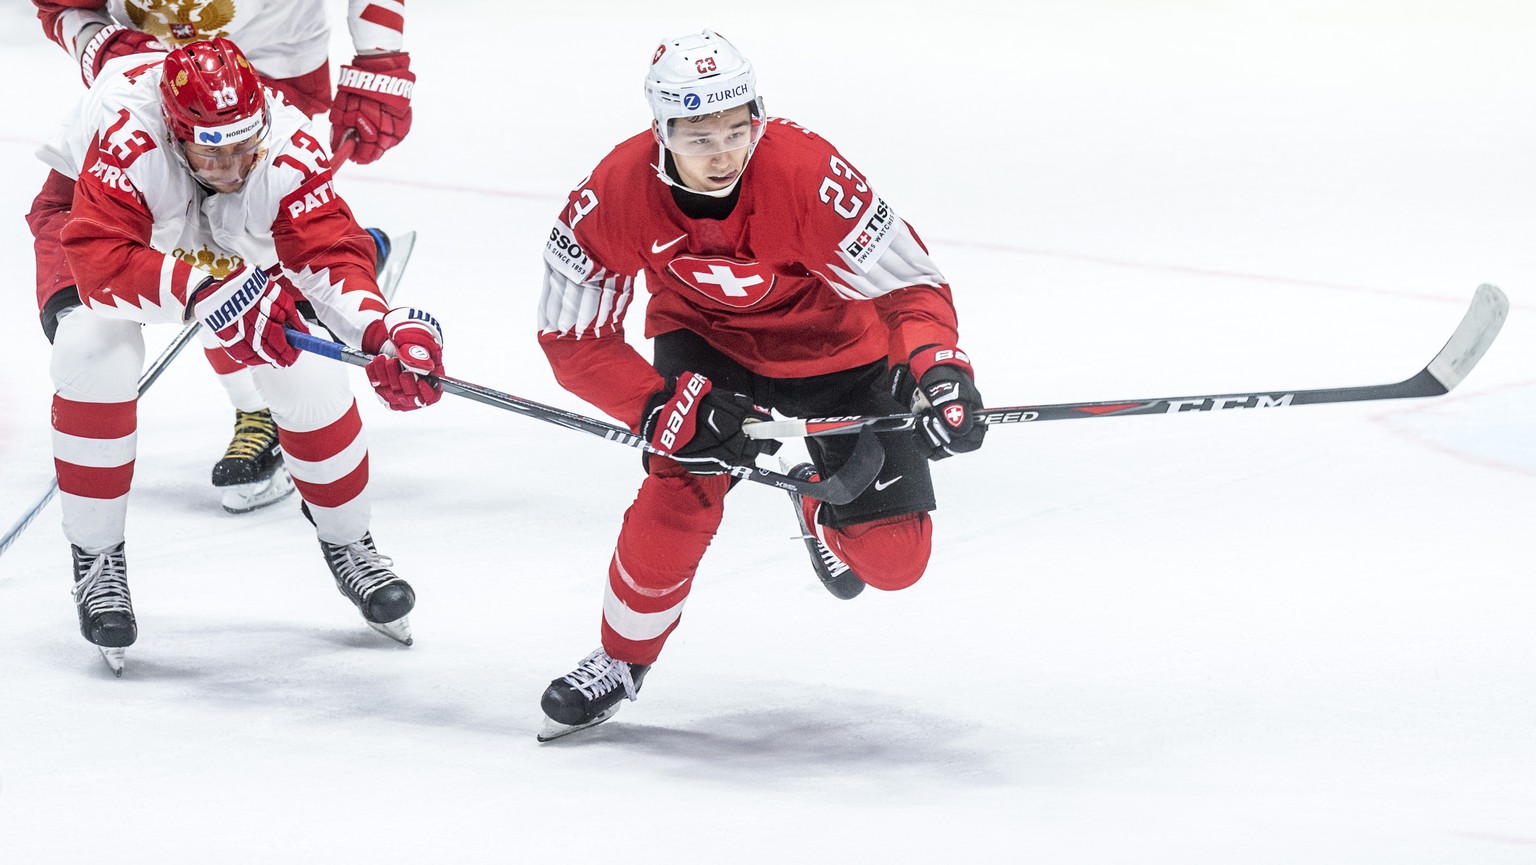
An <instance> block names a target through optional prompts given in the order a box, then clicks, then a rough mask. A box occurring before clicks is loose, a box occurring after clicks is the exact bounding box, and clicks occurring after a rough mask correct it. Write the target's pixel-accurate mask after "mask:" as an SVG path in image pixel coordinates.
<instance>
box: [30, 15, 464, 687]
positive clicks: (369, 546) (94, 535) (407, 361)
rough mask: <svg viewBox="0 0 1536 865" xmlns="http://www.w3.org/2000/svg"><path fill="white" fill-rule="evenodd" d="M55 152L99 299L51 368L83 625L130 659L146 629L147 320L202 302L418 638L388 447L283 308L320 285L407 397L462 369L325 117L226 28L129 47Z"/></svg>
mask: <svg viewBox="0 0 1536 865" xmlns="http://www.w3.org/2000/svg"><path fill="white" fill-rule="evenodd" d="M39 156H40V157H41V158H42V159H43V161H44V162H46V163H48V165H49V166H50V167H51V168H52V169H53V171H52V173H51V174H50V177H49V181H48V187H47V188H52V189H54V190H55V192H56V194H57V195H60V196H65V195H67V196H68V197H69V198H70V199H72V201H73V206H72V209H71V211H70V215H69V218H68V220H67V221H65V222H64V223H63V225H62V227H61V229H60V239H61V241H62V243H61V245H62V249H63V250H64V253H65V258H66V260H65V261H64V262H63V266H65V267H67V268H68V271H69V272H68V274H67V276H68V277H69V278H70V279H71V280H72V281H73V284H76V285H78V286H79V300H80V305H79V306H76V307H73V308H71V309H66V310H64V311H62V314H61V315H59V316H58V319H57V330H56V333H55V335H54V344H53V355H52V363H51V366H50V372H51V374H52V377H53V381H54V387H55V389H56V391H57V392H56V394H55V397H54V401H53V412H52V419H53V429H54V437H53V438H54V457H55V465H56V468H57V472H58V479H59V492H60V501H61V504H62V506H63V513H64V533H65V536H66V537H67V539H68V540H69V542H70V544H71V546H72V551H73V558H74V579H75V586H74V590H75V599H76V606H77V609H78V613H79V618H80V629H81V633H82V634H83V635H84V636H85V638H86V639H88V640H90V641H91V642H92V643H94V644H96V645H97V646H99V647H101V649H102V652H103V655H104V656H106V658H107V660H108V663H109V664H111V665H112V666H113V667H114V669H116V670H118V671H119V672H121V668H122V653H123V649H124V648H125V647H127V646H129V645H131V644H132V643H133V642H134V641H135V639H136V638H137V633H138V631H137V624H136V622H135V619H134V614H133V606H132V601H131V599H130V595H129V591H128V583H127V560H126V556H125V551H124V534H125V522H126V514H127V498H128V492H129V487H130V486H131V482H132V477H133V467H134V457H135V450H136V430H137V422H136V403H137V383H136V380H137V377H138V374H139V371H140V369H141V368H142V366H143V362H144V337H143V335H142V330H143V327H142V326H143V325H145V324H157V323H162V322H169V323H185V322H189V321H193V320H196V321H200V322H201V323H202V325H203V326H204V327H205V328H206V329H207V330H208V331H209V332H210V333H211V334H213V335H214V336H215V337H216V338H217V340H218V341H219V344H220V345H221V346H222V348H223V349H224V350H225V351H227V352H228V353H229V355H230V356H231V357H233V358H234V359H236V360H238V361H239V362H240V363H242V364H245V365H247V366H249V367H250V368H251V369H252V371H253V375H254V376H255V378H256V381H257V384H258V387H259V388H260V390H261V393H262V394H263V395H264V396H266V397H267V399H268V400H269V403H270V406H271V410H272V415H273V417H274V419H275V421H276V426H277V432H278V436H279V438H280V440H281V442H282V447H283V449H284V451H285V452H286V453H287V454H288V458H289V466H290V470H291V472H292V474H293V478H294V482H295V484H296V486H297V488H298V491H299V494H300V496H301V497H302V498H303V499H304V502H305V511H306V513H307V514H308V515H309V517H310V519H311V520H312V521H313V522H314V524H315V528H316V534H317V535H318V537H319V540H320V546H321V549H322V551H323V553H324V558H325V560H326V564H327V565H328V566H329V568H330V570H331V573H332V576H333V578H334V579H335V582H336V586H337V588H338V590H340V591H341V593H342V594H343V595H345V596H346V597H347V598H348V599H349V600H350V601H351V602H352V603H353V604H355V605H356V606H357V608H358V610H359V611H360V612H361V613H362V615H363V618H364V620H365V621H366V622H367V623H368V624H369V625H370V626H372V627H374V628H375V629H376V630H379V631H381V632H383V633H385V634H387V635H389V636H391V637H393V638H395V639H398V640H400V641H402V642H406V643H409V640H410V632H409V624H408V622H407V620H406V614H408V613H409V612H410V611H411V609H412V607H413V606H414V604H415V593H414V591H413V590H412V588H411V587H410V585H409V584H407V583H406V582H405V581H404V580H402V579H401V578H400V577H398V576H397V575H396V574H394V573H393V572H392V571H391V570H390V566H391V564H392V563H391V562H390V560H389V559H387V558H385V557H383V556H381V555H380V554H379V553H378V551H377V549H376V548H375V546H374V543H373V538H372V535H371V533H370V532H369V518H370V503H369V495H368V473H369V466H368V451H367V446H366V444H365V442H364V438H363V431H362V422H361V420H360V419H359V416H358V413H357V407H356V404H355V402H354V401H353V399H352V395H351V392H350V390H349V389H348V386H347V382H346V378H345V375H344V372H343V368H342V367H340V366H339V365H336V364H332V363H329V362H328V361H326V360H324V359H321V358H317V357H314V356H312V355H301V354H300V353H299V352H298V351H297V350H296V349H294V348H293V347H292V346H291V345H289V344H288V341H287V338H286V336H285V335H284V330H283V328H284V327H285V326H287V327H294V328H299V329H305V323H304V320H303V319H302V318H301V317H300V314H299V312H298V311H297V308H296V306H295V303H296V301H300V300H304V301H308V302H309V303H310V304H311V305H312V306H313V308H314V311H315V313H316V314H317V316H318V318H319V319H320V321H321V322H322V323H323V324H324V325H325V326H326V327H327V328H329V329H330V331H331V332H332V333H333V334H335V335H336V336H337V337H339V338H340V339H342V340H343V341H345V342H347V343H349V344H351V345H354V346H358V347H361V348H362V349H364V350H365V351H368V352H370V353H374V354H378V355H380V356H379V357H378V358H376V359H375V361H374V362H373V363H372V364H370V366H369V369H368V375H369V381H370V382H371V383H372V384H373V386H374V388H375V390H376V391H377V393H378V394H379V396H380V397H381V398H383V399H384V400H385V402H387V403H388V404H389V405H390V406H391V407H392V408H396V409H400V410H408V409H413V408H417V407H420V406H423V405H427V404H430V403H433V402H436V401H437V399H438V398H439V396H440V392H439V391H438V390H436V389H435V388H434V387H432V386H431V385H430V384H429V383H428V379H427V378H426V376H429V375H432V374H439V373H441V372H442V341H441V340H442V334H441V330H440V328H439V327H438V325H437V322H436V320H435V319H433V317H432V316H430V315H428V314H426V313H424V312H421V311H420V310H416V309H408V308H396V309H391V308H389V306H388V304H387V302H386V301H385V299H384V298H383V297H382V296H381V294H380V292H379V290H378V286H377V284H376V282H375V271H374V252H375V249H374V247H375V244H374V241H373V239H372V238H371V237H370V236H369V235H368V234H367V233H366V232H365V231H364V230H363V229H362V228H361V227H359V226H358V224H357V222H356V221H355V220H354V219H353V218H352V214H351V211H350V210H349V209H348V208H347V205H346V203H345V202H344V201H343V200H342V199H341V198H340V197H339V196H338V195H337V194H336V190H335V188H334V186H333V185H332V182H331V178H332V175H331V169H330V154H329V153H328V152H327V150H326V148H325V146H324V145H323V144H322V143H321V142H320V141H319V140H318V139H317V138H316V137H315V135H314V133H313V132H312V131H311V127H310V123H309V119H308V118H307V117H305V116H304V114H303V113H302V112H300V111H298V110H296V109H294V108H293V107H291V106H289V105H287V104H286V103H284V102H283V101H282V100H280V99H276V98H273V97H271V96H270V95H269V94H268V93H267V92H266V90H265V89H264V88H263V87H262V85H261V82H260V81H259V79H258V78H257V76H256V74H255V72H254V71H253V70H252V69H251V67H250V64H249V63H248V61H247V60H246V58H245V57H244V55H243V54H242V53H241V52H240V49H239V48H237V47H236V46H235V45H234V43H232V42H230V41H228V40H224V39H214V40H211V41H206V42H196V43H192V44H191V45H188V46H184V47H179V48H176V49H173V50H172V51H171V52H170V54H169V55H165V54H137V55H131V56H128V57H123V58H119V59H116V60H113V61H110V62H109V63H108V64H107V66H106V67H105V68H104V69H103V70H102V75H101V76H100V78H99V79H98V80H97V81H96V83H95V84H94V85H93V87H92V88H91V89H90V90H89V91H88V92H87V94H86V96H85V97H84V98H83V99H82V100H81V102H80V103H79V104H78V105H77V107H76V109H75V111H74V113H73V114H72V116H71V117H70V119H69V121H68V122H67V123H66V124H65V125H64V126H63V127H61V129H60V131H59V132H58V133H56V134H55V136H54V137H53V139H51V140H50V141H49V142H48V143H47V144H45V145H44V146H43V148H42V149H41V150H40V151H39ZM177 249H208V250H210V252H211V253H212V254H213V255H212V261H211V262H208V263H206V264H205V263H202V262H198V261H194V262H189V261H187V260H186V259H184V258H183V257H181V256H178V255H175V254H173V252H172V251H173V250H177ZM40 278H41V276H40Z"/></svg>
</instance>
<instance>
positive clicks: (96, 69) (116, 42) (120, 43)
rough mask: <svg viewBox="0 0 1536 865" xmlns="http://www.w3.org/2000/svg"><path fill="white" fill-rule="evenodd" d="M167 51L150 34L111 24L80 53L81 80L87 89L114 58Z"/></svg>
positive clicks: (99, 32) (86, 44) (93, 37)
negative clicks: (102, 68)
mask: <svg viewBox="0 0 1536 865" xmlns="http://www.w3.org/2000/svg"><path fill="white" fill-rule="evenodd" d="M167 50H169V49H167V48H166V47H165V45H164V43H162V42H161V41H160V40H158V39H156V38H155V37H153V36H151V35H149V34H148V33H141V32H139V31H138V30H130V29H128V28H127V27H124V26H123V25H121V24H109V25H107V26H106V27H103V28H101V29H100V30H97V31H96V34H95V35H94V36H92V37H91V41H89V42H87V43H85V49H84V50H83V51H81V52H80V80H82V81H84V82H85V86H86V87H90V86H91V84H93V83H94V82H95V81H96V76H97V74H98V73H100V72H101V67H103V66H105V65H106V64H107V61H108V60H111V59H112V58H114V57H126V56H128V55H129V54H142V53H144V52H146V51H167Z"/></svg>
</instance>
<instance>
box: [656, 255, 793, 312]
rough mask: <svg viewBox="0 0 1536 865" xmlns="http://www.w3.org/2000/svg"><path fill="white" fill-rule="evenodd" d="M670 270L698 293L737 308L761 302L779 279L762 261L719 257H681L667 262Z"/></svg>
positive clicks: (744, 307)
mask: <svg viewBox="0 0 1536 865" xmlns="http://www.w3.org/2000/svg"><path fill="white" fill-rule="evenodd" d="M667 270H668V271H669V272H671V274H672V275H673V276H675V277H677V278H678V280H679V281H680V282H682V283H683V284H684V285H686V286H688V287H689V288H691V289H693V290H694V291H697V292H698V293H699V294H702V295H704V296H705V297H707V298H709V299H710V300H713V301H714V302H716V303H718V304H721V305H723V306H729V307H732V308H734V309H746V308H747V307H749V306H755V305H757V304H758V303H760V302H762V300H763V298H765V297H767V296H768V294H769V293H770V292H772V291H773V283H774V280H775V279H776V278H777V277H776V275H775V274H774V272H773V271H772V270H770V269H769V268H768V267H767V266H766V265H764V264H763V263H762V262H758V261H740V260H738V259H734V258H724V257H721V256H717V255H679V256H678V257H676V258H674V259H672V260H671V261H669V262H667Z"/></svg>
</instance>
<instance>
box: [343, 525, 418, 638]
mask: <svg viewBox="0 0 1536 865" xmlns="http://www.w3.org/2000/svg"><path fill="white" fill-rule="evenodd" d="M320 549H321V550H323V551H324V552H325V563H326V565H328V566H329V567H330V569H331V576H333V577H335V578H336V590H337V591H339V592H341V593H342V594H343V595H345V596H346V598H347V600H349V601H351V602H352V603H353V604H354V605H356V606H357V610H358V612H360V613H362V614H363V621H365V622H367V623H368V627H370V628H372V629H374V630H375V631H378V632H379V633H381V634H383V635H384V636H386V637H389V638H390V639H391V640H395V641H396V642H400V643H404V644H405V645H407V646H409V645H411V642H412V640H411V623H410V621H409V620H408V619H407V618H406V614H407V613H409V612H410V611H411V609H412V608H413V607H415V606H416V592H415V591H413V590H412V589H411V585H410V583H407V582H406V581H405V580H402V579H400V578H399V577H397V576H395V574H394V572H393V571H391V570H390V567H391V566H392V565H394V562H393V561H392V560H391V559H390V558H389V557H388V556H381V555H379V551H378V550H377V549H375V548H374V545H373V534H372V533H371V532H370V533H369V534H366V535H363V538H362V540H360V541H354V542H353V543H350V544H331V543H326V542H325V541H321V542H320Z"/></svg>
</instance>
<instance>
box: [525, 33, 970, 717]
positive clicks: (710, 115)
mask: <svg viewBox="0 0 1536 865" xmlns="http://www.w3.org/2000/svg"><path fill="white" fill-rule="evenodd" d="M645 92H646V95H647V98H648V99H649V101H650V105H651V111H652V115H653V118H654V122H653V124H652V128H651V129H650V130H647V131H646V132H644V133H642V134H640V135H636V136H635V137H633V138H631V139H629V140H628V141H625V142H623V143H622V144H620V145H619V146H618V147H617V148H615V149H614V150H613V152H612V153H610V154H609V155H608V156H607V157H606V158H604V159H603V160H602V162H601V163H599V164H598V166H597V168H596V169H595V170H593V172H592V173H591V174H590V175H589V176H588V177H587V178H586V179H585V180H584V181H583V182H582V183H581V185H580V186H579V187H577V189H576V190H575V191H574V192H572V193H571V196H570V198H569V202H568V204H567V205H566V207H565V208H564V209H563V210H562V211H561V213H560V216H559V218H558V220H557V221H556V222H555V225H554V228H553V230H552V231H551V232H550V236H549V240H548V243H547V246H546V250H545V256H544V260H545V266H546V270H545V278H544V290H543V295H542V299H541V301H540V309H539V341H540V343H541V345H542V346H543V348H544V352H545V354H546V355H547V356H548V358H549V362H550V365H551V367H552V368H553V370H554V374H555V377H556V379H558V380H559V382H560V383H561V385H563V386H564V387H565V388H566V389H568V390H570V391H571V392H572V393H574V394H576V395H577V396H580V397H581V398H582V399H585V400H587V401H588V402H590V403H592V404H593V405H596V406H597V407H599V408H601V409H602V410H603V411H605V412H607V413H608V414H610V415H612V416H613V417H615V418H618V419H620V420H622V421H624V422H625V423H628V424H629V425H630V427H631V428H632V429H634V430H635V431H636V432H638V433H640V434H642V435H644V436H646V437H647V438H648V439H649V441H650V443H651V444H652V445H654V446H656V447H658V448H660V449H662V450H663V451H665V452H667V453H669V454H671V457H670V458H668V457H651V458H649V459H648V460H647V475H646V478H645V480H644V481H643V482H642V483H641V485H640V491H639V494H638V495H637V497H636V499H635V501H634V503H633V504H632V505H631V506H630V508H629V510H628V512H627V513H626V514H625V515H624V523H623V527H622V528H621V529H620V532H619V538H618V543H617V545H616V548H615V550H614V554H613V558H612V559H611V560H610V561H609V566H608V582H607V591H606V593H605V596H604V599H603V618H602V645H601V647H600V648H599V649H598V650H597V651H595V652H593V653H592V654H591V655H590V656H588V657H587V658H586V659H585V660H584V661H582V662H581V664H580V665H579V666H578V667H577V668H576V669H575V670H574V671H573V672H571V673H570V674H569V675H566V676H564V677H562V678H559V679H556V680H554V681H553V682H552V683H551V684H550V686H549V688H548V689H547V690H546V691H545V692H544V696H543V699H542V708H543V710H544V712H545V715H546V716H547V718H548V720H547V722H546V725H545V731H544V733H543V734H541V736H540V738H541V739H549V738H553V737H556V736H560V735H564V734H565V733H568V732H571V731H572V730H575V729H581V728H582V727H586V726H591V725H592V724H596V723H599V722H601V721H603V720H605V719H606V718H608V717H609V716H611V715H612V714H613V712H615V711H616V710H617V709H618V707H619V705H620V700H621V699H623V698H625V697H628V698H630V699H634V697H635V695H636V693H637V692H638V691H639V688H640V685H641V681H642V679H643V677H644V675H645V673H646V672H647V671H648V670H649V668H650V665H651V664H652V663H654V662H655V660H656V658H657V656H658V654H659V653H660V652H661V648H662V645H663V644H664V643H665V642H666V639H667V637H668V635H670V634H671V633H672V631H673V629H675V628H676V627H677V625H678V621H679V617H680V616H681V614H682V608H683V602H684V601H685V600H686V598H687V596H688V593H689V590H690V589H691V588H692V585H693V578H694V574H695V571H696V569H697V567H698V565H699V561H700V559H701V558H702V556H703V555H704V550H705V548H706V547H707V546H708V545H709V542H710V540H711V539H712V538H713V536H714V534H715V531H716V529H717V527H718V526H719V524H720V519H721V515H722V513H723V506H724V499H725V494H726V492H727V491H728V490H729V489H730V488H731V485H732V478H731V477H730V476H729V475H727V474H723V473H721V467H720V464H719V463H718V462H716V461H715V460H724V461H726V462H730V463H737V464H745V463H750V462H752V461H753V460H754V459H755V458H756V456H757V455H758V453H759V452H760V450H761V449H762V448H761V445H762V444H763V443H762V442H759V441H755V440H752V439H748V438H746V437H745V436H744V435H742V432H741V426H742V424H743V423H746V422H750V421H752V420H754V419H756V420H764V419H767V418H768V417H769V415H768V414H767V411H766V409H767V408H774V409H778V410H780V411H782V412H783V413H785V414H789V415H799V416H827V415H842V414H888V413H892V412H899V411H908V410H913V411H920V412H922V413H923V420H922V424H921V430H920V431H914V432H908V433H901V434H893V435H887V436H884V437H883V444H884V446H885V450H886V460H885V467H884V469H883V470H882V471H881V474H880V478H879V479H878V480H877V481H876V482H875V483H874V485H873V486H871V487H870V488H869V489H868V490H866V491H865V492H864V493H863V494H862V495H860V496H859V497H858V498H857V499H855V500H854V501H853V502H851V503H849V504H846V505H841V506H834V505H830V504H824V503H822V502H817V501H815V500H812V499H797V500H796V501H795V505H796V516H797V518H798V519H799V520H800V524H801V529H802V533H803V534H804V536H805V538H806V543H807V546H808V548H809V549H810V551H811V558H812V565H813V567H814V568H815V569H816V571H817V574H818V576H819V577H820V578H821V579H822V581H823V583H824V584H826V586H827V588H828V589H829V590H830V591H831V592H832V593H833V594H834V595H836V596H838V597H841V598H852V597H853V596H855V595H857V594H858V593H859V591H860V590H862V589H863V588H864V586H865V585H870V586H874V587H875V588H877V589H884V590H897V589H903V588H906V587H908V586H910V585H912V584H913V583H914V582H916V581H917V579H918V578H919V577H921V576H922V574H923V571H924V569H925V568H926V565H927V562H928V555H929V548H930V538H931V532H932V524H931V521H930V519H929V516H928V512H929V511H931V510H932V509H933V508H934V497H933V486H932V482H931V479H930V476H929V471H928V461H929V460H930V459H937V458H942V457H945V456H948V455H950V454H954V453H960V452H964V451H971V450H974V449H976V448H978V447H980V445H981V443H982V438H983V435H984V433H985V427H984V426H983V425H982V424H981V423H979V422H978V421H977V420H976V419H975V417H974V413H975V412H976V411H978V410H979V409H980V408H981V406H982V401H981V397H980V395H979V393H978V392H977V390H976V386H975V384H974V382H973V374H972V370H971V365H970V361H969V358H968V357H967V356H966V354H965V353H964V352H963V351H961V350H960V349H959V348H958V347H957V341H958V333H957V323H956V317H955V311H954V306H953V304H952V301H951V297H950V290H949V286H948V284H947V283H946V282H945V280H944V277H943V276H942V275H941V274H940V273H939V270H938V268H937V267H936V266H935V265H934V263H933V261H932V260H931V259H930V258H929V255H928V251H927V249H926V248H925V247H924V246H923V244H922V242H921V241H920V240H918V238H917V236H916V234H915V233H914V232H913V231H912V229H911V227H910V226H908V225H907V223H906V222H904V221H903V220H902V219H901V218H900V217H899V216H897V215H896V212H895V211H894V210H893V209H892V208H891V205H890V204H889V203H887V202H886V201H885V200H884V199H883V198H881V197H880V196H879V194H877V193H876V192H875V191H874V190H873V189H872V188H871V186H870V184H869V183H868V182H867V181H866V180H865V179H864V177H863V176H862V175H861V174H860V173H859V171H858V170H857V169H855V168H854V167H853V165H852V164H851V163H850V162H848V161H847V160H846V159H844V158H843V156H842V155H841V154H839V153H838V151H837V150H836V149H835V148H834V147H833V146H832V145H831V144H830V143H828V142H827V141H826V140H825V139H823V138H821V137H819V136H817V135H816V134H814V133H812V132H811V131H809V130H807V129H805V128H803V127H800V126H798V125H796V124H794V123H792V122H790V121H788V120H784V119H781V118H769V117H768V116H766V115H765V114H764V111H763V103H762V100H761V99H760V98H758V95H757V83H756V78H755V75H754V73H753V70H752V66H751V64H750V63H749V62H748V61H747V60H746V59H745V58H744V57H742V56H741V54H740V53H738V52H737V50H736V49H735V48H734V47H733V46H732V45H731V44H730V43H729V42H727V41H726V40H725V39H723V38H722V37H721V36H720V35H719V34H717V33H713V32H710V31H705V32H703V33H698V34H693V35H689V36H684V37H681V38H677V39H670V40H668V41H666V42H663V43H662V44H661V45H660V46H659V47H658V48H657V49H656V53H655V55H654V57H653V58H652V62H651V67H650V70H649V72H648V73H647V75H646V80H645ZM639 274H644V280H645V286H646V289H647V291H648V292H649V294H650V297H649V300H648V303H647V305H646V312H645V335H646V336H647V337H651V338H654V340H655V343H654V348H655V357H654V361H653V362H647V361H646V360H645V358H643V357H642V356H641V355H640V354H639V352H637V351H636V350H635V349H634V348H633V347H632V346H631V345H630V344H629V343H628V342H627V341H626V340H625V336H624V313H625V311H626V310H627V309H628V307H629V304H630V302H631V300H632V299H633V291H634V286H635V278H636V276H637V275H639ZM807 443H808V446H809V448H810V451H811V456H812V459H813V460H814V462H815V465H814V466H811V465H806V466H801V467H798V468H797V469H796V470H795V472H796V473H798V474H799V475H800V476H801V477H805V478H811V477H813V476H814V475H815V474H817V473H830V472H833V471H836V470H837V468H838V467H839V466H840V465H841V464H842V462H843V461H844V460H845V459H847V457H848V454H849V452H850V451H851V449H852V445H853V442H852V440H851V437H835V438H832V439H809V440H807Z"/></svg>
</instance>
